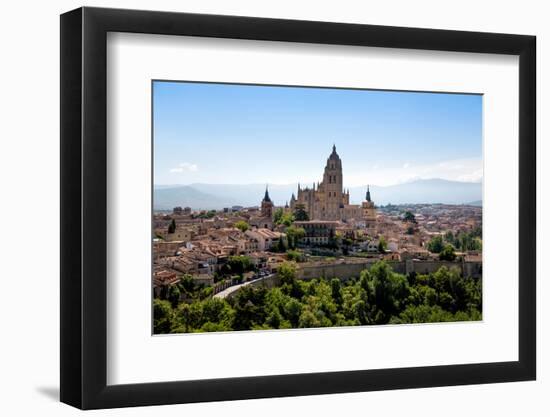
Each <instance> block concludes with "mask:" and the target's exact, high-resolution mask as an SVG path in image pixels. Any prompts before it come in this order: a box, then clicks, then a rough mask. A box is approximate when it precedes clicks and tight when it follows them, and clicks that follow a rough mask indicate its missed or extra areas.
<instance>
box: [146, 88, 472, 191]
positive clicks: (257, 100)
mask: <svg viewBox="0 0 550 417" xmlns="http://www.w3.org/2000/svg"><path fill="white" fill-rule="evenodd" d="M153 100H154V102H153V103H154V114H153V118H154V120H153V121H154V132H153V133H154V182H155V184H192V183H197V182H202V183H216V184H224V183H225V184H249V183H270V184H290V183H296V182H301V183H304V184H306V183H307V184H309V183H311V182H313V181H320V180H321V176H322V172H323V168H324V166H325V163H326V158H327V157H328V155H329V154H330V152H331V150H332V145H333V143H335V144H336V148H337V152H338V154H339V155H340V157H341V158H342V163H343V175H344V186H346V187H352V186H358V185H365V184H376V185H391V184H396V183H400V182H406V181H410V180H414V179H417V178H444V179H450V180H458V181H469V182H478V181H480V180H481V176H482V96H480V95H466V94H434V93H413V92H392V91H373V90H349V89H327V88H302V87H272V86H255V85H236V84H209V83H187V82H165V81H155V82H154V87H153Z"/></svg>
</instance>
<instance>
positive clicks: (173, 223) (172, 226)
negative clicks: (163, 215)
mask: <svg viewBox="0 0 550 417" xmlns="http://www.w3.org/2000/svg"><path fill="white" fill-rule="evenodd" d="M175 231H176V220H174V219H172V221H171V222H170V224H169V225H168V233H170V234H172V233H174V232H175Z"/></svg>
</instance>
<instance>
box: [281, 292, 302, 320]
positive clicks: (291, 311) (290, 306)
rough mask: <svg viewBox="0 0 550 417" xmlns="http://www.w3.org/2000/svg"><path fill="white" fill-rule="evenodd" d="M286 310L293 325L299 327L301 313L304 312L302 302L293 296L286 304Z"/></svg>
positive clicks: (286, 314) (287, 316)
mask: <svg viewBox="0 0 550 417" xmlns="http://www.w3.org/2000/svg"><path fill="white" fill-rule="evenodd" d="M284 311H285V316H286V318H287V319H288V320H289V321H290V323H291V324H292V327H298V323H299V321H300V314H301V313H302V304H301V303H300V302H299V301H298V300H296V299H295V298H292V299H291V300H290V301H289V302H287V303H286V304H285V307H284Z"/></svg>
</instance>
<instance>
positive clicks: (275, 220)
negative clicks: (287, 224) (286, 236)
mask: <svg viewBox="0 0 550 417" xmlns="http://www.w3.org/2000/svg"><path fill="white" fill-rule="evenodd" d="M284 213H285V212H284V211H283V209H282V208H280V207H279V208H278V209H276V210H275V212H274V213H273V223H275V224H281V219H282V218H283V215H284Z"/></svg>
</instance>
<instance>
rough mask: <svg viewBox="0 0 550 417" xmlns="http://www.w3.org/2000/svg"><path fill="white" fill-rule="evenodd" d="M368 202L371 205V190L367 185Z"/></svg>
mask: <svg viewBox="0 0 550 417" xmlns="http://www.w3.org/2000/svg"><path fill="white" fill-rule="evenodd" d="M365 198H366V200H367V201H368V202H369V203H370V188H369V186H368V185H367V195H366V196H365Z"/></svg>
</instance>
